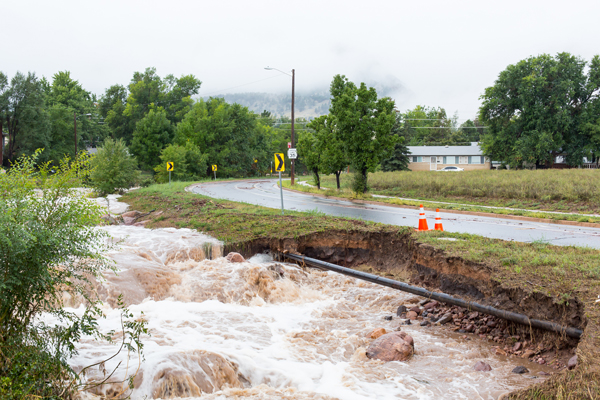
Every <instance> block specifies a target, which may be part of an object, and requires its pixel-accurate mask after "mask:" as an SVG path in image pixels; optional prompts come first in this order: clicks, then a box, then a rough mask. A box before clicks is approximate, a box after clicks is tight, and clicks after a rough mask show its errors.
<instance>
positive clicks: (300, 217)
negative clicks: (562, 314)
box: [122, 173, 600, 399]
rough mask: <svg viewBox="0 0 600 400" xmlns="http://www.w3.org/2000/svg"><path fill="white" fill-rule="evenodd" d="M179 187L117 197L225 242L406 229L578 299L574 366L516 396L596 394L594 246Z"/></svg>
mask: <svg viewBox="0 0 600 400" xmlns="http://www.w3.org/2000/svg"><path fill="white" fill-rule="evenodd" d="M440 174H441V173H440ZM465 176H466V175H465ZM186 185H187V184H185V183H174V184H172V185H153V186H150V187H147V188H144V189H139V190H135V191H132V192H129V193H127V194H126V195H125V196H123V198H122V201H124V202H126V203H129V204H130V205H131V206H132V208H133V209H137V210H140V211H150V210H153V209H157V210H160V211H163V214H162V215H160V216H159V217H157V218H155V219H154V220H153V221H152V222H150V223H149V224H148V225H146V226H147V227H150V228H154V227H178V228H184V227H185V228H194V229H198V230H200V231H203V232H205V233H207V234H210V235H212V236H214V237H216V238H218V239H221V240H223V241H225V243H226V244H241V243H244V242H247V241H249V240H252V239H257V238H297V237H299V236H301V235H309V234H312V233H318V232H327V231H333V230H342V231H348V232H368V231H370V232H390V233H398V234H406V233H410V234H411V235H413V237H414V239H415V240H416V241H419V242H422V243H427V244H430V245H432V246H434V247H435V248H438V249H441V250H443V251H444V252H446V253H447V254H448V255H450V256H455V257H460V258H463V259H466V260H470V261H473V262H477V263H482V264H485V265H487V266H489V267H490V269H491V278H492V279H494V280H496V281H498V282H502V283H503V285H505V286H507V287H510V288H516V289H517V290H519V289H522V290H528V291H533V292H534V293H535V292H538V293H542V294H546V295H548V296H552V297H553V298H555V299H556V301H557V302H559V303H560V301H566V300H565V299H569V298H572V297H577V298H578V299H579V300H580V301H582V302H583V304H584V307H585V316H586V318H587V327H586V330H585V333H584V336H583V338H582V340H581V341H580V344H579V347H578V350H577V351H578V353H577V354H578V357H579V360H580V364H579V366H578V367H577V368H576V369H575V370H574V371H566V372H564V373H562V374H558V375H555V376H553V378H552V379H549V380H547V381H546V382H545V383H544V384H543V385H541V386H535V387H533V388H530V389H526V390H523V391H520V392H518V394H517V397H516V398H520V399H542V398H543V399H550V398H561V399H579V398H590V399H594V398H596V399H597V398H600V329H599V328H600V303H599V302H596V300H597V296H598V295H600V251H599V250H593V249H584V248H577V247H569V246H553V245H548V244H544V243H519V242H507V241H502V240H496V239H488V238H485V237H481V236H475V235H467V234H456V233H449V232H438V231H430V232H420V233H417V232H414V231H413V229H412V228H405V227H397V226H391V225H383V224H378V223H371V222H365V221H356V220H350V219H345V218H335V217H328V216H325V215H323V214H321V213H316V212H314V213H303V212H290V213H288V214H286V215H285V216H281V215H280V214H279V211H278V210H274V209H268V208H264V207H258V206H253V205H248V204H242V203H235V202H231V201H225V200H215V199H210V198H208V197H204V196H201V195H197V194H192V193H188V192H185V191H184V188H185V186H186ZM440 238H454V239H456V240H455V241H447V240H440ZM532 288H533V289H532Z"/></svg>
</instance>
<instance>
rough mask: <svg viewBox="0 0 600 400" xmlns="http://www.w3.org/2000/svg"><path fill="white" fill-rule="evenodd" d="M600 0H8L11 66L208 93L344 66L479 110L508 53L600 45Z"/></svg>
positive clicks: (4, 65) (313, 83)
mask: <svg viewBox="0 0 600 400" xmlns="http://www.w3.org/2000/svg"><path fill="white" fill-rule="evenodd" d="M599 15H600V1H597V0H596V1H570V2H567V1H548V0H546V1H527V0H520V1H496V2H493V1H481V0H478V1H448V0H444V1H437V0H436V1H416V0H413V1H410V2H409V1H391V0H390V1H373V0H371V1H365V0H362V1H357V0H344V1H329V0H318V1H313V0H304V1H293V2H292V1H272V0H271V1H269V0H255V1H251V0H231V1H226V0H220V1H214V0H213V1H192V0H170V1H149V0H144V1H130V0H120V1H112V0H109V1H105V0H99V1H94V2H92V1H86V0H63V1H61V0H53V1H48V0H38V1H29V0H0V38H1V39H2V40H0V43H1V45H0V46H1V53H0V54H1V56H0V70H1V71H3V72H4V73H6V74H8V75H9V76H10V77H12V76H13V75H14V73H15V72H17V71H22V72H27V71H34V72H36V73H37V74H38V75H40V76H46V77H47V78H51V77H52V75H53V74H54V73H56V72H57V71H63V70H68V71H71V76H72V77H73V78H74V79H77V80H79V82H81V84H82V85H83V87H84V88H86V89H87V90H90V91H92V92H94V93H96V94H98V95H101V94H102V93H104V90H105V89H106V88H107V87H109V86H111V85H113V84H117V83H119V84H123V85H126V84H128V83H129V81H130V80H131V77H132V74H133V72H134V71H143V70H144V69H145V68H146V67H156V68H157V72H158V74H159V75H160V76H165V75H167V74H169V73H172V74H174V75H176V76H180V75H183V74H193V75H195V76H196V77H197V78H199V79H200V80H201V81H202V87H201V90H200V95H203V96H205V95H211V94H213V95H214V94H220V93H226V92H229V93H235V92H272V93H281V92H284V91H289V90H290V78H288V77H286V76H285V75H282V74H279V73H278V72H276V71H266V70H264V67H265V66H267V65H268V66H272V67H276V68H279V69H281V70H291V69H292V68H295V70H296V90H297V91H299V92H307V91H313V90H324V89H325V90H326V89H327V88H328V86H329V83H330V82H331V79H332V77H333V76H334V75H335V74H345V75H346V76H347V77H348V78H349V79H350V80H352V81H355V82H359V81H370V82H384V81H392V82H393V81H399V82H401V83H402V84H403V85H404V87H405V88H406V89H407V90H406V92H405V93H404V95H398V96H397V103H398V104H397V105H398V107H399V108H400V109H401V110H405V109H408V108H412V107H414V106H415V105H417V104H422V105H426V106H440V107H444V108H445V109H446V110H447V111H448V113H449V114H453V113H454V112H455V111H458V113H459V115H460V119H461V120H464V119H466V118H472V117H474V116H475V115H476V113H477V110H478V107H479V104H480V102H479V96H480V95H481V94H482V93H483V91H484V89H485V88H486V87H487V86H491V85H492V84H493V83H494V80H495V79H496V77H497V76H498V74H499V73H500V71H502V70H503V69H504V68H506V66H507V65H509V64H513V63H515V62H517V61H519V60H521V59H523V58H526V57H529V56H531V55H538V54H541V53H550V54H555V53H557V52H562V51H566V52H570V53H573V54H576V55H579V56H581V57H583V58H585V59H586V60H589V59H591V57H592V56H593V55H595V54H600V22H599V19H598V16H599Z"/></svg>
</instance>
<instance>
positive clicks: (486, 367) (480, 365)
mask: <svg viewBox="0 0 600 400" xmlns="http://www.w3.org/2000/svg"><path fill="white" fill-rule="evenodd" d="M473 369H474V370H475V371H482V372H485V371H491V370H492V367H491V365H490V364H488V363H484V362H483V361H477V363H476V364H475V365H474V366H473Z"/></svg>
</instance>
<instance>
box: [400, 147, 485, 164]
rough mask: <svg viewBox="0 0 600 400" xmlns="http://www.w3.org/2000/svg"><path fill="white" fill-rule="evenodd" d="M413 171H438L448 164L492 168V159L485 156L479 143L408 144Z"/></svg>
mask: <svg viewBox="0 0 600 400" xmlns="http://www.w3.org/2000/svg"><path fill="white" fill-rule="evenodd" d="M408 150H409V151H410V153H411V154H410V155H409V156H408V158H409V159H410V164H408V168H409V169H410V170H411V171H436V170H438V169H442V168H444V167H448V166H456V167H460V168H464V170H465V171H467V170H469V171H470V170H475V169H491V163H490V160H489V159H488V158H486V157H484V156H483V152H482V150H481V148H480V147H479V143H477V142H471V145H470V146H408Z"/></svg>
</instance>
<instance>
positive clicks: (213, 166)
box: [212, 164, 217, 181]
mask: <svg viewBox="0 0 600 400" xmlns="http://www.w3.org/2000/svg"><path fill="white" fill-rule="evenodd" d="M212 171H213V173H214V174H215V181H216V180H217V164H213V165H212Z"/></svg>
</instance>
